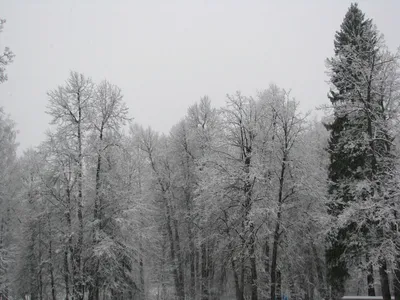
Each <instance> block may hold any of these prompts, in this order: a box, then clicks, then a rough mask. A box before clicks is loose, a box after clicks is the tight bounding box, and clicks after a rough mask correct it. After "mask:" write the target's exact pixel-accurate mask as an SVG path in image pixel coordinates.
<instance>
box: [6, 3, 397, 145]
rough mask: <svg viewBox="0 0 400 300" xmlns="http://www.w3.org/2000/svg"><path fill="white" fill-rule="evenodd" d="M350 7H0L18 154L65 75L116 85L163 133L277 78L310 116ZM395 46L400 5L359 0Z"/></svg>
mask: <svg viewBox="0 0 400 300" xmlns="http://www.w3.org/2000/svg"><path fill="white" fill-rule="evenodd" d="M350 3H351V2H350V1H345V0H330V1H325V0H302V1H300V0H297V1H295V0H292V1H278V0H276V1H267V0H260V1H253V0H240V1H239V0H237V1H235V0H208V1H207V0H182V1H173V0H168V1H163V0H159V1H151V0H141V1H128V0H126V1H122V0H113V1H111V0H107V1H106V0H104V1H101V0H90V1H89V0H77V1H55V0H47V1H46V0H25V1H23V0H1V1H0V18H4V19H7V23H6V24H5V28H4V31H3V33H1V34H0V49H3V48H4V47H5V46H9V47H10V48H11V50H12V51H13V52H14V53H15V54H16V57H15V61H14V63H13V64H12V65H10V66H9V67H8V75H9V81H8V82H6V83H4V84H1V85H0V106H3V107H4V108H5V111H6V112H7V113H9V114H10V115H11V118H12V119H13V120H15V121H16V122H17V127H18V130H19V132H20V133H19V135H18V141H19V143H20V145H21V146H20V147H21V149H26V148H27V147H30V146H37V145H38V144H39V143H40V142H41V141H42V140H43V139H44V137H45V135H44V132H45V130H46V129H47V128H49V125H48V122H49V117H48V116H47V115H46V114H45V110H46V105H47V101H48V99H47V96H46V92H47V91H48V90H51V89H54V88H56V87H57V86H58V85H61V84H63V83H64V81H65V80H66V79H67V78H68V75H69V71H70V70H74V71H78V72H81V73H84V74H85V75H87V76H89V77H92V79H93V80H94V81H95V82H99V81H100V80H102V79H108V80H109V81H111V82H112V83H114V84H116V85H118V86H119V87H121V89H122V91H123V94H124V96H125V97H124V98H125V101H126V103H127V104H128V106H129V108H130V115H131V116H132V117H134V118H135V121H136V122H138V123H140V124H142V125H144V126H148V125H150V126H151V127H153V128H154V129H155V130H158V131H162V132H165V133H167V132H168V131H169V129H170V128H171V126H172V125H174V124H175V123H177V122H178V121H179V120H180V119H181V118H182V117H183V116H184V115H185V114H186V111H187V108H188V106H189V105H191V104H193V103H194V102H196V101H197V100H199V99H200V97H201V96H203V95H208V96H209V97H210V98H211V100H212V103H213V104H214V105H215V106H221V105H223V104H224V103H225V99H226V98H225V95H226V94H227V93H234V92H235V91H237V90H240V91H242V93H244V94H246V95H255V94H256V92H257V90H262V89H265V88H267V87H268V85H269V83H271V82H274V83H276V84H278V85H279V86H281V87H283V88H286V89H291V90H292V95H293V96H294V97H296V99H297V100H298V101H300V103H301V106H302V108H303V109H304V110H310V109H314V108H315V107H316V106H319V105H321V104H324V103H327V98H326V94H327V92H328V86H327V84H326V82H325V81H326V79H327V78H326V76H325V59H326V58H327V57H328V56H331V55H332V53H333V38H334V34H335V31H336V30H338V29H339V26H340V24H341V22H342V20H343V17H344V15H345V13H346V11H347V8H348V7H349V5H350ZM359 5H360V8H361V9H362V10H363V11H364V12H365V13H366V15H367V16H368V17H372V18H373V19H374V21H375V24H376V25H377V26H378V29H379V30H380V31H381V32H382V33H384V34H385V37H386V41H387V44H388V46H389V47H390V48H391V49H392V50H394V49H395V48H397V47H398V46H399V45H400V33H399V28H400V18H399V12H400V1H398V0H391V1H389V0H382V1H376V0H369V1H360V2H359Z"/></svg>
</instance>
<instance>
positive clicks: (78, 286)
mask: <svg viewBox="0 0 400 300" xmlns="http://www.w3.org/2000/svg"><path fill="white" fill-rule="evenodd" d="M77 97H78V99H77V100H78V122H77V126H78V129H77V130H78V132H77V136H78V222H79V230H78V241H77V245H76V253H75V261H76V268H77V277H78V278H75V280H76V282H75V297H76V299H77V300H83V298H84V289H83V287H84V286H83V263H82V250H83V182H82V181H83V155H82V128H81V127H82V124H81V123H82V107H81V99H80V94H79V93H78V94H77Z"/></svg>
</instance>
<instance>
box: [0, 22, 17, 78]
mask: <svg viewBox="0 0 400 300" xmlns="http://www.w3.org/2000/svg"><path fill="white" fill-rule="evenodd" d="M5 23H6V20H4V19H0V32H2V31H3V27H4V24H5ZM14 57H15V55H14V53H13V52H12V51H11V50H10V48H8V47H5V49H4V51H3V53H1V54H0V83H3V82H4V81H6V80H7V78H8V77H7V73H6V66H7V65H9V64H10V63H12V62H13V59H14Z"/></svg>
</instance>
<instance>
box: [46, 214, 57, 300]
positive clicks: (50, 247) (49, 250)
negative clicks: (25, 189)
mask: <svg viewBox="0 0 400 300" xmlns="http://www.w3.org/2000/svg"><path fill="white" fill-rule="evenodd" d="M47 226H48V227H49V231H48V234H49V249H48V254H49V273H50V287H51V296H52V299H53V300H57V296H56V287H55V284H54V266H53V250H52V234H51V220H50V214H49V213H48V212H47Z"/></svg>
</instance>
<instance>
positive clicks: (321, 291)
mask: <svg viewBox="0 0 400 300" xmlns="http://www.w3.org/2000/svg"><path fill="white" fill-rule="evenodd" d="M311 247H312V253H313V256H314V259H315V267H316V270H317V277H318V291H319V294H320V297H321V298H322V299H325V298H326V296H327V292H326V285H325V279H324V275H323V266H322V263H323V262H321V259H320V257H319V255H318V251H317V247H316V246H315V244H314V242H312V243H311Z"/></svg>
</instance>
